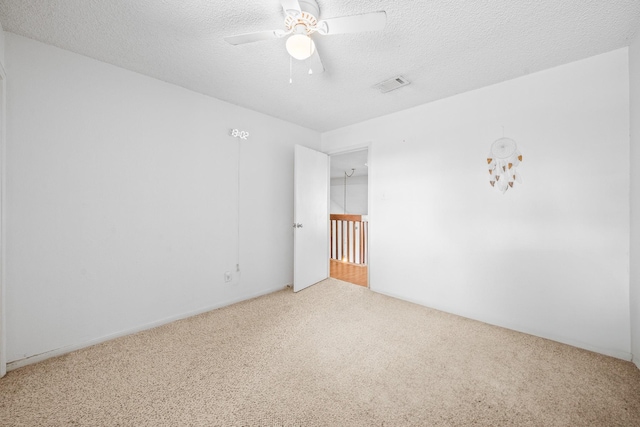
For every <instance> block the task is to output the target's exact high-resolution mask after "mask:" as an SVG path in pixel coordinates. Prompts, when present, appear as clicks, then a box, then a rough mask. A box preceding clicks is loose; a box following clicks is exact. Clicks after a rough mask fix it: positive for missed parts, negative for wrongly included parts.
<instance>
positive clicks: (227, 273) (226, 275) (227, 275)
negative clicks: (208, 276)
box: [224, 271, 231, 282]
mask: <svg viewBox="0 0 640 427" xmlns="http://www.w3.org/2000/svg"><path fill="white" fill-rule="evenodd" d="M224 281H225V282H230V281H231V272H230V271H225V272H224Z"/></svg>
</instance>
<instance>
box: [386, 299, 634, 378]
mask: <svg viewBox="0 0 640 427" xmlns="http://www.w3.org/2000/svg"><path fill="white" fill-rule="evenodd" d="M374 292H376V293H379V294H382V295H386V296H388V297H391V298H396V299H399V300H402V301H407V302H410V303H413V304H418V305H421V306H423V307H427V308H430V309H432V310H438V311H441V312H443V313H449V314H453V315H454V316H458V317H463V318H465V319H471V320H475V321H476V322H480V323H485V324H487V325H491V326H497V327H499V328H505V329H509V330H511V331H515V332H520V333H522V334H527V335H531V336H534V337H538V338H544V339H547V340H551V341H555V342H558V343H560V344H566V345H570V346H571V347H576V348H581V349H584V350H589V351H593V352H594V353H599V354H604V355H605V356H611V357H615V358H617V359H622V360H626V361H631V353H629V352H626V351H620V350H612V349H608V348H601V347H597V346H594V345H591V344H586V343H583V342H580V341H576V340H572V339H567V338H565V337H561V336H558V335H554V334H540V333H539V332H537V331H531V330H527V329H526V328H520V327H518V326H516V325H510V324H506V323H502V322H497V321H492V320H488V321H487V320H480V319H478V318H476V317H474V316H473V313H468V312H467V313H459V312H453V311H449V310H447V309H446V308H438V307H434V306H430V305H427V304H426V303H425V302H424V301H420V300H417V299H414V298H407V297H405V296H402V295H399V294H396V293H393V292H380V291H374ZM636 365H637V363H636ZM639 368H640V366H639Z"/></svg>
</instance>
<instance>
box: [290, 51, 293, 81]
mask: <svg viewBox="0 0 640 427" xmlns="http://www.w3.org/2000/svg"><path fill="white" fill-rule="evenodd" d="M291 83H293V58H291V56H289V84H291Z"/></svg>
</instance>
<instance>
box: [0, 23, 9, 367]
mask: <svg viewBox="0 0 640 427" xmlns="http://www.w3.org/2000/svg"><path fill="white" fill-rule="evenodd" d="M0 31H2V28H1V27H0ZM0 80H1V82H0V85H1V87H0V91H1V92H2V93H1V94H0V103H1V106H0V109H1V110H2V112H1V114H0V378H2V377H3V376H4V375H5V374H6V373H7V330H6V329H7V328H6V324H7V322H6V304H5V299H6V295H7V293H6V287H5V282H6V280H5V272H6V270H7V263H6V260H5V258H6V257H5V254H6V244H5V242H6V234H7V233H6V230H7V228H6V226H5V219H6V217H7V216H6V214H5V206H6V194H7V192H6V182H7V178H6V170H7V167H6V160H5V159H6V157H7V156H6V152H7V150H6V145H7V144H6V141H7V75H6V73H5V70H4V66H3V64H2V63H1V62H0Z"/></svg>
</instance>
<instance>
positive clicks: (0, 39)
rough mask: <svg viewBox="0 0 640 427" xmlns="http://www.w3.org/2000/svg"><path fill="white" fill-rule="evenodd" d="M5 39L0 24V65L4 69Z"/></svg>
mask: <svg viewBox="0 0 640 427" xmlns="http://www.w3.org/2000/svg"><path fill="white" fill-rule="evenodd" d="M4 40H5V37H4V31H3V30H2V24H0V65H2V67H3V68H4V51H5V47H4V44H5V41H4Z"/></svg>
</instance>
